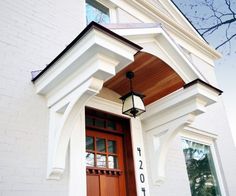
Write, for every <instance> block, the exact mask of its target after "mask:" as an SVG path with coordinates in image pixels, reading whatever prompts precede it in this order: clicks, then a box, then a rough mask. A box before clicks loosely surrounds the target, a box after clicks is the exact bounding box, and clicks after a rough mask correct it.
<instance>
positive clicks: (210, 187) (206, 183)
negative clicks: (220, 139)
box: [182, 139, 221, 196]
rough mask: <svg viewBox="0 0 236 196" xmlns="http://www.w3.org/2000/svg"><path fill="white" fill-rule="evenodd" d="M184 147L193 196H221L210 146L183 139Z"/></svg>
mask: <svg viewBox="0 0 236 196" xmlns="http://www.w3.org/2000/svg"><path fill="white" fill-rule="evenodd" d="M182 146H183V151H184V156H185V162H186V166H187V172H188V177H189V181H190V188H191V193H192V195H193V196H202V195H204V196H212V195H214V196H220V195H221V193H220V187H219V182H218V179H217V175H216V169H215V166H214V162H213V158H212V153H211V149H210V146H208V145H205V144H200V143H197V142H194V141H191V140H187V139H182Z"/></svg>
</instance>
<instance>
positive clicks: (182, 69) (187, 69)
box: [113, 24, 206, 83]
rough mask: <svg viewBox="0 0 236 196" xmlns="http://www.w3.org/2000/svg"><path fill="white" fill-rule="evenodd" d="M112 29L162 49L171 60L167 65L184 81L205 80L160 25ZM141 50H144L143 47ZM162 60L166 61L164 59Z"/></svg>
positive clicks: (138, 41)
mask: <svg viewBox="0 0 236 196" xmlns="http://www.w3.org/2000/svg"><path fill="white" fill-rule="evenodd" d="M113 31H114V32H115V33H117V34H119V35H121V36H124V37H126V38H127V39H130V40H132V41H134V42H136V43H138V44H141V43H144V42H154V43H155V44H156V45H158V46H159V48H161V49H162V52H164V53H165V56H166V57H167V58H168V60H169V61H171V62H172V63H171V64H169V66H171V67H172V69H174V70H175V71H176V72H177V73H178V74H179V76H180V77H181V78H182V79H183V80H184V82H185V83H189V82H191V81H193V80H195V79H197V78H199V79H201V80H204V81H206V78H204V76H203V75H202V74H201V73H200V72H199V71H198V70H197V68H196V67H195V66H194V65H193V64H192V63H191V62H190V61H189V60H188V58H187V57H186V56H185V54H183V52H182V50H180V48H179V46H178V45H177V44H176V43H175V41H174V40H173V39H172V38H171V37H170V36H169V35H168V34H167V33H166V32H165V30H163V28H162V27H161V26H160V25H158V24H157V26H156V27H151V28H129V29H113ZM142 51H145V47H144V48H143V50H142ZM147 52H149V51H147ZM151 54H153V55H155V54H154V53H153V52H151ZM162 60H163V61H165V62H168V61H167V60H166V59H162Z"/></svg>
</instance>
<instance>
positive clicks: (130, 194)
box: [85, 106, 137, 196]
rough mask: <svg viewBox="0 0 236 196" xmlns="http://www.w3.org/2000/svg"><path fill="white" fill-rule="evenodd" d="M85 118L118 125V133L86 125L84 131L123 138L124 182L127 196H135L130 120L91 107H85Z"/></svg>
mask: <svg viewBox="0 0 236 196" xmlns="http://www.w3.org/2000/svg"><path fill="white" fill-rule="evenodd" d="M87 116H94V117H95V118H96V117H98V118H106V119H108V120H112V121H115V122H116V123H118V124H119V126H122V127H119V131H108V130H106V129H104V128H101V127H91V126H88V125H86V129H87V128H89V129H91V128H93V129H94V130H96V131H99V132H106V133H110V134H114V135H116V134H117V135H120V136H122V138H123V154H124V169H125V182H126V192H127V196H136V195H137V189H136V177H135V165H134V156H133V146H132V137H131V127H130V124H131V123H130V119H129V118H125V117H121V116H118V115H116V114H112V113H109V112H106V111H102V110H99V109H96V108H92V107H87V106H86V107H85V119H86V117H87Z"/></svg>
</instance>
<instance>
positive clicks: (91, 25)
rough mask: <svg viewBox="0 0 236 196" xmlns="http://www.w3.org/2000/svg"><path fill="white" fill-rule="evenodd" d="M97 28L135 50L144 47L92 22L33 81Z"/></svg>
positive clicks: (34, 76)
mask: <svg viewBox="0 0 236 196" xmlns="http://www.w3.org/2000/svg"><path fill="white" fill-rule="evenodd" d="M92 30H97V31H100V32H102V33H104V34H106V35H108V36H110V37H112V38H115V39H117V40H118V41H120V42H122V43H124V44H126V45H128V46H130V47H132V48H134V49H135V50H137V51H139V50H141V49H142V47H141V46H139V45H137V44H135V43H133V42H131V41H129V40H128V39H126V38H124V37H122V36H120V35H118V34H116V33H114V32H113V31H110V30H109V29H107V28H105V27H104V26H102V25H100V24H98V23H96V22H91V23H90V24H89V25H88V26H86V28H85V29H84V30H83V31H82V32H81V33H80V34H79V35H78V36H77V37H76V38H75V39H74V40H73V41H72V42H71V43H70V44H69V45H68V46H67V47H66V48H65V49H64V50H63V51H62V52H61V53H60V54H59V55H57V56H56V57H55V58H54V59H53V60H52V61H51V62H50V63H49V64H48V65H47V66H46V67H45V68H44V69H43V70H41V71H40V72H39V73H38V74H37V75H33V78H32V81H33V82H35V81H36V80H38V79H39V78H40V77H41V76H42V75H43V74H44V73H46V72H47V71H48V70H49V69H50V68H51V67H52V66H54V65H55V64H56V63H57V62H58V61H59V60H61V59H62V58H63V57H64V56H65V55H66V53H67V52H69V50H72V49H73V47H74V46H75V45H76V44H77V43H78V42H79V41H81V40H82V39H83V38H84V37H85V36H86V35H87V34H88V33H89V32H90V31H92Z"/></svg>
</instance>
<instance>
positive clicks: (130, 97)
mask: <svg viewBox="0 0 236 196" xmlns="http://www.w3.org/2000/svg"><path fill="white" fill-rule="evenodd" d="M126 78H128V79H129V81H130V91H129V92H128V93H127V94H125V95H124V96H122V97H121V98H120V99H121V100H122V102H123V107H122V113H123V114H125V115H128V116H131V117H134V118H135V117H136V116H139V115H140V114H142V113H143V112H145V111H146V110H145V106H144V102H143V98H144V97H145V96H144V95H143V94H140V93H137V92H135V91H133V86H132V79H133V78H134V72H132V71H128V72H126Z"/></svg>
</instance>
